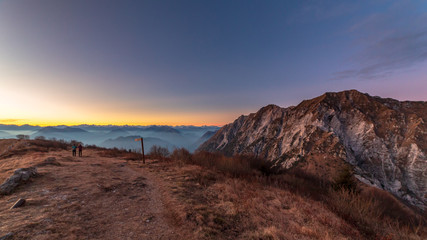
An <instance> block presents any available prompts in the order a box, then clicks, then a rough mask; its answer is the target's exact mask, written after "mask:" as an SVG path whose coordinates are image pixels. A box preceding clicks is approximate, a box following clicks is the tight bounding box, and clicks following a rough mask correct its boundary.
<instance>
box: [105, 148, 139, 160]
mask: <svg viewBox="0 0 427 240" xmlns="http://www.w3.org/2000/svg"><path fill="white" fill-rule="evenodd" d="M98 149H100V151H99V156H101V157H110V158H123V159H125V160H141V159H142V154H140V153H137V152H131V151H128V150H125V149H118V148H104V149H101V148H98Z"/></svg>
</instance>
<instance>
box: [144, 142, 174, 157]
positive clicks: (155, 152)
mask: <svg viewBox="0 0 427 240" xmlns="http://www.w3.org/2000/svg"><path fill="white" fill-rule="evenodd" d="M148 155H149V156H150V158H153V159H164V158H166V157H167V156H169V150H168V149H167V148H165V147H160V146H157V145H154V146H152V147H151V148H150V153H149V154H148Z"/></svg>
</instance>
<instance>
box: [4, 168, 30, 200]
mask: <svg viewBox="0 0 427 240" xmlns="http://www.w3.org/2000/svg"><path fill="white" fill-rule="evenodd" d="M35 176H37V169H36V168H35V167H29V168H19V169H16V170H15V172H14V174H13V175H12V176H10V177H9V178H8V179H6V181H4V183H3V184H1V185H0V195H7V194H10V193H12V192H13V190H14V189H15V188H16V187H18V186H19V185H21V184H23V183H25V182H27V181H28V180H29V179H30V178H31V177H35Z"/></svg>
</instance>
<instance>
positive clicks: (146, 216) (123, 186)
mask: <svg viewBox="0 0 427 240" xmlns="http://www.w3.org/2000/svg"><path fill="white" fill-rule="evenodd" d="M70 155H71V152H69V151H56V152H49V153H32V154H29V155H28V154H27V155H25V156H16V157H11V158H7V159H1V160H0V182H3V181H4V180H5V179H6V178H7V177H8V176H9V174H10V173H11V172H13V170H14V169H16V168H18V167H28V166H31V165H36V164H38V163H41V162H43V160H44V159H46V158H47V157H55V158H56V161H57V162H58V163H59V164H42V165H39V166H40V167H38V172H39V176H38V177H37V178H34V179H33V180H31V181H30V182H29V183H27V184H25V185H22V186H20V187H18V188H17V189H16V191H15V192H14V193H13V194H11V195H7V196H0V237H1V236H3V235H5V234H7V233H9V232H11V233H13V239H190V238H191V235H190V234H188V233H189V231H188V230H187V229H184V228H183V227H182V226H178V224H179V223H178V222H176V220H175V219H174V218H173V214H171V213H170V212H168V211H169V210H168V209H170V207H168V206H165V204H167V196H166V195H167V193H166V192H167V191H165V190H164V188H165V186H164V185H163V182H162V180H161V179H159V178H156V176H154V175H153V173H151V172H150V171H149V170H148V168H147V165H148V164H149V163H147V165H145V166H142V164H141V163H139V162H131V161H125V160H121V159H117V158H107V157H100V156H99V155H98V153H97V151H96V150H87V151H84V156H83V157H72V156H70ZM148 162H150V160H148ZM19 198H25V199H26V200H27V201H26V204H25V205H24V206H23V207H20V208H16V209H9V208H10V207H11V206H12V205H13V203H14V202H15V201H16V200H18V199H19Z"/></svg>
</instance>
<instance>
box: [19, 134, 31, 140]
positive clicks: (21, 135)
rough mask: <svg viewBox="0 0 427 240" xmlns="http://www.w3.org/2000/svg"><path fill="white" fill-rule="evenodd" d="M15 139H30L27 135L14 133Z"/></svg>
mask: <svg viewBox="0 0 427 240" xmlns="http://www.w3.org/2000/svg"><path fill="white" fill-rule="evenodd" d="M16 138H17V139H30V136H29V135H24V134H18V135H16Z"/></svg>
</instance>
